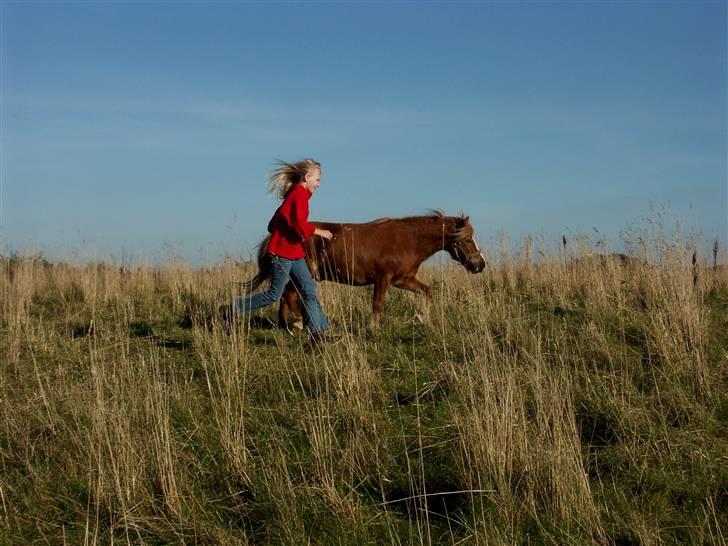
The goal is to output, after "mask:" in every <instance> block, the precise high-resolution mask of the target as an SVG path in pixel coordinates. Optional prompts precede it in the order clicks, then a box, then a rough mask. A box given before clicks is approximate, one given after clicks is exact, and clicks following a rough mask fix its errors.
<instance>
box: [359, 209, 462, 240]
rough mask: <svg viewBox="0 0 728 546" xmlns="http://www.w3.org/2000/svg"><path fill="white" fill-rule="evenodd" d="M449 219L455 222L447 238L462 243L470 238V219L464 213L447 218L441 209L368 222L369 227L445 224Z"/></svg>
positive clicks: (386, 217)
mask: <svg viewBox="0 0 728 546" xmlns="http://www.w3.org/2000/svg"><path fill="white" fill-rule="evenodd" d="M447 218H452V219H454V220H455V222H454V223H453V225H452V229H451V230H450V231H448V232H447V233H446V235H447V237H448V238H450V239H454V240H456V241H460V240H462V239H465V237H467V236H468V233H467V230H466V226H467V225H468V217H467V216H465V215H464V214H463V213H460V216H445V213H444V212H443V211H442V210H440V209H428V210H427V214H425V215H424V216H404V217H401V218H392V217H390V216H385V217H383V218H377V219H376V220H372V221H371V222H367V223H366V224H367V225H375V224H383V223H384V222H390V221H396V222H417V221H421V220H436V221H439V222H443V223H444V222H445V220H446V219H447Z"/></svg>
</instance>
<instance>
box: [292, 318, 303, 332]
mask: <svg viewBox="0 0 728 546" xmlns="http://www.w3.org/2000/svg"><path fill="white" fill-rule="evenodd" d="M291 326H292V327H293V328H295V329H296V330H303V321H302V320H297V321H295V322H294V323H293V324H291Z"/></svg>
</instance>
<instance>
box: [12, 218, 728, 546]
mask: <svg viewBox="0 0 728 546" xmlns="http://www.w3.org/2000/svg"><path fill="white" fill-rule="evenodd" d="M517 246H518V249H517V250H516V251H511V250H509V244H508V242H507V240H506V238H505V237H503V238H502V241H501V243H500V244H498V245H497V248H492V249H486V250H487V251H488V259H489V267H488V268H487V269H486V271H485V272H483V273H481V274H479V275H472V274H469V273H467V272H466V271H465V270H464V269H463V268H461V267H459V266H457V265H456V264H454V262H449V263H445V264H442V265H439V266H432V265H430V266H427V267H425V268H424V271H423V273H422V277H423V279H424V280H426V282H428V283H431V284H432V286H433V294H434V295H433V302H432V306H431V308H430V312H429V319H428V320H426V321H425V322H424V323H423V322H422V321H420V320H419V316H420V315H421V314H422V313H421V311H422V302H421V301H420V300H419V299H418V298H417V297H416V296H414V295H413V294H410V293H405V292H401V291H398V290H391V291H390V292H389V294H388V295H387V300H386V309H385V314H384V317H383V320H382V325H381V328H379V329H378V330H371V329H369V328H368V322H369V317H370V307H371V291H370V290H369V289H367V288H351V287H347V286H342V285H336V284H331V283H322V284H320V285H319V286H320V288H319V289H320V297H321V300H322V304H323V307H324V309H325V310H326V312H327V315H328V316H329V317H330V320H331V322H332V327H333V330H334V331H335V332H337V333H340V334H343V340H342V341H341V342H339V343H337V344H334V345H331V346H329V347H327V348H326V349H325V350H324V351H318V350H314V349H312V348H311V347H310V346H309V345H308V343H307V342H306V338H305V336H303V335H302V334H299V335H294V336H292V335H290V334H289V333H288V332H287V331H285V330H281V329H277V328H275V322H274V317H275V309H273V308H270V309H268V310H267V311H266V312H263V313H261V314H259V315H257V316H255V317H253V318H252V319H250V320H247V321H246V322H245V324H242V325H240V326H239V327H237V328H235V329H233V330H232V331H231V332H226V330H225V328H224V327H223V325H221V324H218V323H217V322H213V324H212V325H211V326H209V327H208V325H207V324H206V322H205V320H204V319H205V318H206V317H207V316H208V315H209V314H210V313H212V312H213V311H214V310H215V309H216V308H217V306H219V305H220V304H223V303H227V302H229V301H230V300H231V299H232V297H233V296H234V295H236V291H237V287H238V283H239V282H240V281H242V280H245V279H247V278H250V277H251V276H252V274H253V273H254V269H253V267H252V266H251V264H247V263H242V262H236V261H234V260H229V261H227V262H225V263H221V264H219V265H217V266H214V267H206V268H197V269H193V268H191V267H189V266H187V265H185V264H184V263H179V262H175V261H171V262H170V263H168V264H166V265H161V266H155V267H150V266H144V265H128V264H115V263H110V262H104V263H92V264H85V265H69V264H64V263H50V262H48V261H46V260H44V259H43V258H41V257H37V256H36V257H33V256H19V255H14V256H6V257H5V258H3V260H2V268H1V271H0V288H1V289H0V293H1V294H2V298H3V301H2V306H1V307H2V324H1V330H0V345H2V354H3V355H4V358H3V364H2V368H1V369H0V423H1V425H2V426H1V427H0V544H3V545H4V544H7V545H21V544H84V545H91V544H112V543H113V544H150V545H152V544H153V545H161V544H200V545H202V544H210V545H213V544H214V545H243V544H345V545H349V544H493V545H500V544H558V545H561V544H573V545H582V544H600V545H601V544H603V545H618V546H628V545H649V544H706V545H707V544H725V543H726V534H727V533H728V389H727V387H728V375H727V372H728V270H727V269H726V267H725V266H724V265H722V266H721V265H720V263H721V262H723V263H724V262H725V260H724V259H723V254H724V253H723V251H722V249H719V248H718V247H717V243H716V248H715V252H716V255H715V256H713V255H711V254H710V253H709V252H708V253H703V254H700V253H699V254H697V255H695V256H693V248H694V245H693V244H692V243H690V244H688V243H687V242H685V241H681V240H678V241H675V240H674V239H673V238H671V237H665V236H663V234H660V233H657V234H655V233H647V234H645V235H643V236H639V237H637V238H635V239H634V240H632V241H630V244H629V245H628V246H629V249H630V252H629V257H619V256H616V255H613V254H610V253H609V251H608V250H607V248H606V247H607V245H606V243H604V242H603V241H598V242H594V241H592V240H590V239H588V238H586V237H582V238H574V239H573V240H569V241H566V240H565V239H564V240H563V241H559V242H558V244H551V245H547V244H545V243H544V242H543V241H534V240H532V239H530V238H529V239H527V240H526V241H523V242H519V244H518V245H517Z"/></svg>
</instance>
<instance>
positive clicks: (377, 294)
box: [370, 275, 392, 329]
mask: <svg viewBox="0 0 728 546" xmlns="http://www.w3.org/2000/svg"><path fill="white" fill-rule="evenodd" d="M391 283H392V275H381V276H379V277H377V278H376V279H375V280H374V298H373V301H372V311H373V313H372V321H371V323H370V326H371V327H372V328H375V329H376V328H379V321H380V320H381V318H382V313H383V312H384V295H385V294H386V293H387V288H389V285H390V284H391Z"/></svg>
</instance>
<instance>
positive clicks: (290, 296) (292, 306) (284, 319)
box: [278, 282, 303, 330]
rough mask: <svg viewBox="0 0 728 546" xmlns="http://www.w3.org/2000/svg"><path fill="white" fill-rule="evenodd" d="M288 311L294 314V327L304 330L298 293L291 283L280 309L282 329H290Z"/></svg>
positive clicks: (279, 316) (279, 315)
mask: <svg viewBox="0 0 728 546" xmlns="http://www.w3.org/2000/svg"><path fill="white" fill-rule="evenodd" d="M288 311H290V312H291V313H293V318H294V322H293V327H294V328H296V329H298V330H303V316H302V315H301V311H300V310H299V309H298V292H296V288H295V287H294V286H293V283H291V282H289V283H288V284H287V285H286V289H285V290H284V291H283V296H281V301H280V305H279V307H278V326H279V327H281V328H288Z"/></svg>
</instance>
